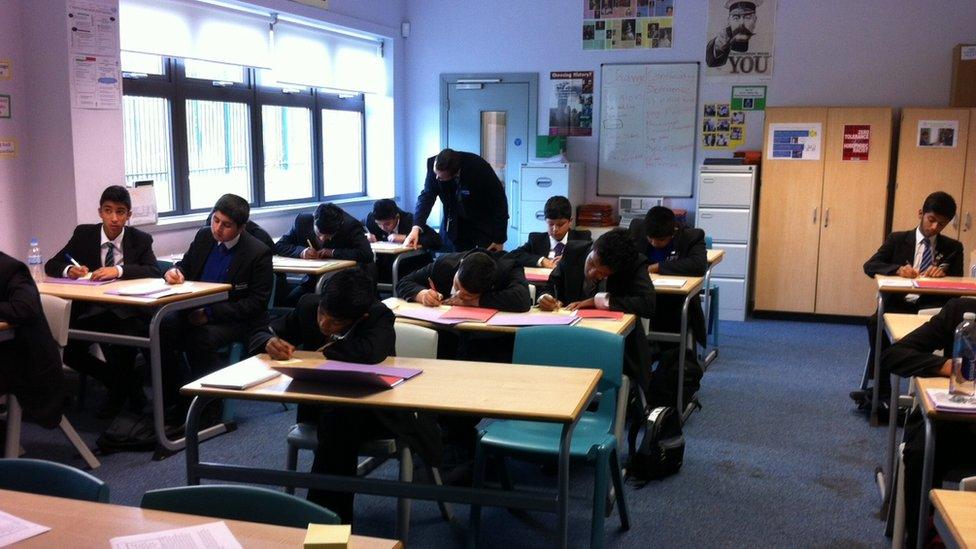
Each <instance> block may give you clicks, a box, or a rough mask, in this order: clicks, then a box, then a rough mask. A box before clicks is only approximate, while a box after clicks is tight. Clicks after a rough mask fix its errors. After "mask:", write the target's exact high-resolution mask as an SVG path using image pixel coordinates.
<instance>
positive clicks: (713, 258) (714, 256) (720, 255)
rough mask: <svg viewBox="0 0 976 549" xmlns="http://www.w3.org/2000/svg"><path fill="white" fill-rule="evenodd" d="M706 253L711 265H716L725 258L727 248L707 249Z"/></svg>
mask: <svg viewBox="0 0 976 549" xmlns="http://www.w3.org/2000/svg"><path fill="white" fill-rule="evenodd" d="M705 253H706V255H707V257H708V266H709V267H714V266H716V265H718V264H719V263H721V262H722V260H723V259H725V250H706V251H705Z"/></svg>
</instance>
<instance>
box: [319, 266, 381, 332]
mask: <svg viewBox="0 0 976 549" xmlns="http://www.w3.org/2000/svg"><path fill="white" fill-rule="evenodd" d="M375 299H376V298H375V296H374V293H373V281H372V280H370V279H369V277H368V276H366V273H364V272H363V271H362V270H360V269H343V270H341V271H339V272H337V273H336V274H335V275H333V276H332V278H330V279H329V280H328V281H327V282H326V284H325V288H323V289H322V296H321V297H320V298H319V309H321V310H322V311H323V312H325V313H326V314H328V315H329V316H333V317H335V318H337V319H339V320H356V319H359V318H361V317H362V316H363V315H364V314H366V313H368V312H369V308H370V307H372V306H373V301H374V300H375Z"/></svg>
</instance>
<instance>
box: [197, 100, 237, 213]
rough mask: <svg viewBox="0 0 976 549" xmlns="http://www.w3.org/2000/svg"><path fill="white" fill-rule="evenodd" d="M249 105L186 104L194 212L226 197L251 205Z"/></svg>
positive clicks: (221, 102)
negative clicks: (228, 194) (245, 201)
mask: <svg viewBox="0 0 976 549" xmlns="http://www.w3.org/2000/svg"><path fill="white" fill-rule="evenodd" d="M249 126H250V122H249V117H248V108H247V105H245V104H243V103H231V102H225V101H200V100H196V99H191V100H188V101H187V102H186V137H187V139H186V141H187V156H188V166H189V181H190V185H189V190H190V209H191V210H203V209H207V208H210V207H211V206H213V204H214V202H216V201H217V199H218V198H220V196H221V195H223V194H225V193H234V194H236V195H239V196H242V197H244V198H246V199H247V200H248V201H249V202H250V201H251V147H250V132H249Z"/></svg>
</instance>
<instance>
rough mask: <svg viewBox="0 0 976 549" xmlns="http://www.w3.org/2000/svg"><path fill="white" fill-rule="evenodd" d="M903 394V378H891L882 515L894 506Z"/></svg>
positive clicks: (894, 376) (893, 376)
mask: <svg viewBox="0 0 976 549" xmlns="http://www.w3.org/2000/svg"><path fill="white" fill-rule="evenodd" d="M900 394H901V378H900V377H898V376H896V375H892V376H891V408H890V413H889V414H888V448H887V454H886V456H885V462H884V480H885V489H884V492H883V493H882V494H881V511H882V513H884V512H885V510H886V509H887V508H888V506H890V505H891V504H892V498H893V495H894V488H895V463H896V459H895V438H896V435H897V433H898V396H899V395H900Z"/></svg>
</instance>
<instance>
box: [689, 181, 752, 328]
mask: <svg viewBox="0 0 976 549" xmlns="http://www.w3.org/2000/svg"><path fill="white" fill-rule="evenodd" d="M757 168H758V166H744V165H735V166H727V165H704V166H702V167H701V170H700V171H699V173H698V209H697V214H696V215H697V223H696V226H697V227H698V228H699V229H703V230H704V231H705V234H706V235H708V236H711V237H712V248H715V249H719V250H725V259H723V261H722V262H721V263H719V264H718V265H716V266H715V269H714V270H713V271H712V284H715V285H716V286H718V288H719V311H718V317H719V319H721V320H745V319H746V313H747V312H748V309H749V302H748V300H749V284H750V280H751V278H752V252H753V247H754V246H753V234H754V231H753V225H754V224H755V218H756V215H755V213H756V212H755V207H756V171H757Z"/></svg>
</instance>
